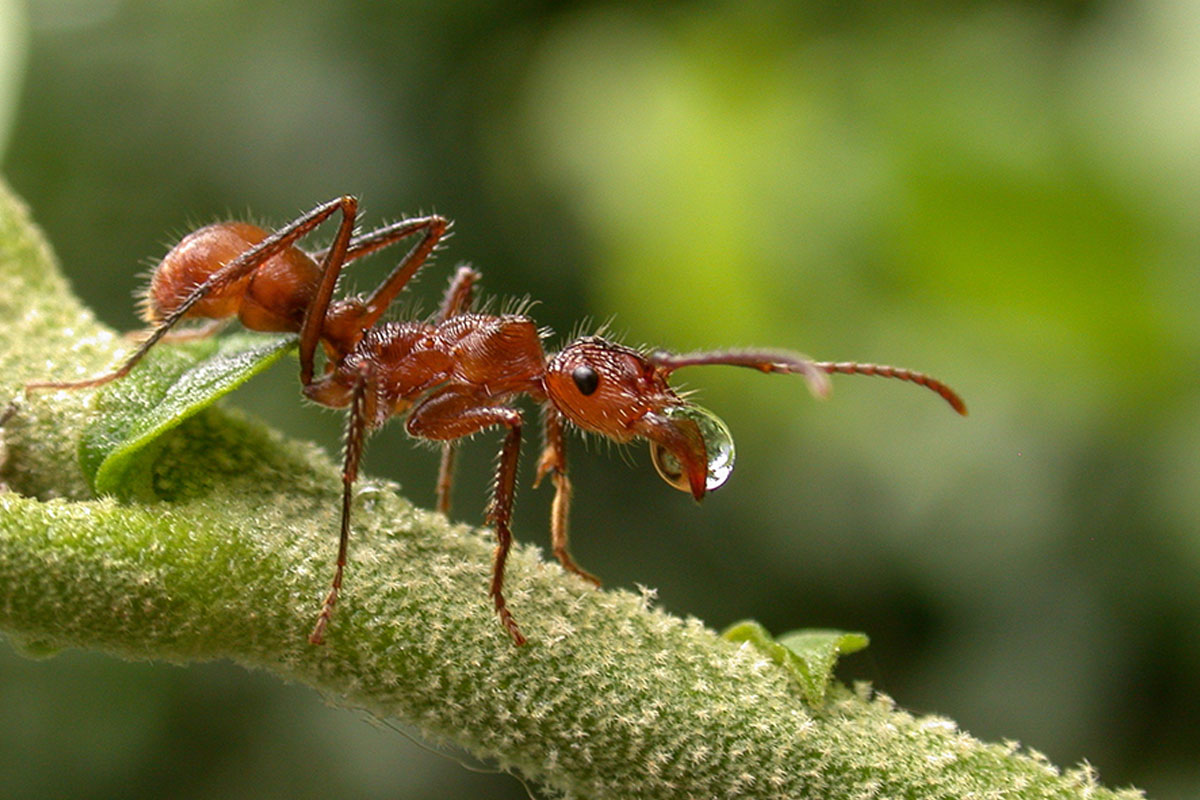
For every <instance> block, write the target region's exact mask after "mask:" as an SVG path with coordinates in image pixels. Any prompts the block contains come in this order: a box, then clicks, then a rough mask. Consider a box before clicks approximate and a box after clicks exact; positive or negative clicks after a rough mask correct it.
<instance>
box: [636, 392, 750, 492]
mask: <svg viewBox="0 0 1200 800" xmlns="http://www.w3.org/2000/svg"><path fill="white" fill-rule="evenodd" d="M662 415H663V416H664V417H666V418H668V419H672V420H688V421H690V422H692V423H693V424H695V425H696V427H697V428H698V429H699V431H700V438H701V439H703V440H704V452H705V456H706V457H707V460H708V477H707V478H706V480H705V482H704V486H705V489H706V490H707V491H710V492H711V491H712V490H713V489H717V488H719V487H720V486H721V485H722V484H724V483H725V481H727V480H729V476H730V475H731V474H732V473H733V462H734V457H735V453H734V448H733V434H732V433H730V432H729V426H728V425H726V424H725V421H724V420H722V419H721V418H720V417H718V416H717V415H716V414H714V413H713V412H711V411H709V410H708V409H707V408H703V407H701V406H697V405H686V406H671V407H670V408H667V409H665V410H664V411H663V412H662ZM650 452H651V456H652V459H653V461H654V466H655V468H656V469H657V470H658V474H659V475H661V476H662V478H663V480H665V481H666V482H667V483H669V484H671V485H672V486H674V487H675V488H677V489H680V490H682V491H685V492H686V491H688V482H687V476H686V475H685V474H684V472H685V471H684V469H683V465H682V464H680V463H679V459H677V458H675V456H674V455H673V454H671V453H670V452H668V451H667V450H666V448H663V447H660V446H658V445H656V444H654V443H651V445H650Z"/></svg>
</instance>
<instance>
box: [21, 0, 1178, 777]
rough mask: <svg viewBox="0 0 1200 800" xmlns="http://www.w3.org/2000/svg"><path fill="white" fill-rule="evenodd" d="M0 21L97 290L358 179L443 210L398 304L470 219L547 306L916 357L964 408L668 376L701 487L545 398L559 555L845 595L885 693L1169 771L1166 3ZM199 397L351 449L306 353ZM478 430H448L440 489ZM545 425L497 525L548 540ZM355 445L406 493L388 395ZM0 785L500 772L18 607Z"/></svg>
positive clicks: (1170, 113)
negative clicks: (308, 390)
mask: <svg viewBox="0 0 1200 800" xmlns="http://www.w3.org/2000/svg"><path fill="white" fill-rule="evenodd" d="M0 56H2V57H3V60H4V61H7V62H8V64H7V66H8V67H9V70H8V71H7V72H6V73H5V75H4V76H3V78H0V122H2V121H3V120H6V119H7V120H8V121H9V123H10V124H9V126H8V131H7V136H8V139H7V150H6V152H5V155H4V161H3V170H4V172H5V174H6V175H7V176H8V178H9V179H10V180H11V182H12V183H13V185H14V186H15V188H16V190H17V191H18V192H19V193H20V194H22V195H23V196H24V197H25V198H26V199H27V200H28V202H29V203H30V204H31V206H32V208H33V213H34V215H35V216H36V218H37V219H38V220H39V222H40V223H41V225H42V226H43V227H44V228H45V230H46V232H47V234H48V236H49V238H50V240H51V241H52V242H53V243H54V245H55V247H56V248H57V251H58V253H59V256H60V257H61V260H62V262H63V265H64V269H65V271H66V272H67V274H68V275H69V276H70V278H71V280H72V281H73V283H74V285H75V287H76V288H77V289H78V291H79V293H80V294H81V295H82V296H83V297H84V298H85V300H86V301H87V302H88V303H90V304H91V305H92V306H93V307H95V308H96V310H97V312H98V314H99V315H100V317H101V318H103V319H104V320H105V321H107V322H109V323H111V324H112V325H113V326H115V327H117V328H120V329H130V328H133V327H136V325H137V321H136V318H135V315H134V311H133V304H132V302H131V300H130V294H131V292H133V291H134V290H135V289H136V288H137V287H138V286H139V285H140V279H139V277H138V274H139V273H140V272H142V271H144V270H145V269H146V268H147V267H148V266H151V265H153V263H154V262H155V261H156V259H157V258H158V257H160V256H161V255H162V254H163V253H164V252H165V250H166V248H167V247H168V246H169V245H170V243H171V242H172V240H173V239H174V238H176V237H178V236H179V235H180V234H182V233H183V232H185V231H187V230H188V229H190V227H192V226H194V225H196V224H198V223H204V222H208V221H212V220H214V219H217V218H221V217H225V216H227V215H235V216H245V215H249V216H250V217H251V218H254V219H258V220H261V221H266V222H269V223H272V224H274V223H281V222H284V221H287V220H289V219H291V218H292V217H293V216H295V215H296V214H297V213H299V212H300V211H302V210H306V209H308V208H309V207H311V206H313V205H315V204H316V203H317V202H319V201H323V200H326V199H328V198H330V197H333V196H335V195H338V194H341V193H347V192H351V193H355V194H358V195H360V196H361V197H362V199H363V202H364V205H365V211H366V214H365V220H364V224H366V225H369V226H374V225H376V224H379V223H381V222H383V221H385V220H390V219H393V218H396V217H399V216H402V215H405V214H415V213H417V212H419V211H426V212H428V211H431V210H436V211H438V212H441V213H443V214H446V215H448V216H450V217H452V218H454V219H455V220H456V227H455V235H454V238H453V239H452V240H451V243H450V246H449V248H448V249H447V250H446V251H444V252H443V254H442V255H441V257H440V259H439V263H438V264H437V265H436V266H435V267H433V268H432V269H430V270H428V271H427V272H426V273H425V274H424V275H423V277H422V280H421V281H420V283H419V285H418V286H417V287H416V288H415V290H414V291H413V294H414V295H415V296H418V297H420V298H422V302H423V305H424V307H425V308H426V309H432V308H433V306H434V303H435V302H436V299H437V297H438V295H439V294H440V292H441V289H442V287H443V286H444V282H445V279H446V277H447V276H448V275H449V273H450V271H451V269H452V266H453V264H454V263H455V262H456V261H458V260H469V261H471V262H472V263H474V264H475V265H476V266H477V267H478V268H480V269H481V270H482V271H483V272H484V277H485V291H486V292H488V293H490V294H497V295H501V296H506V297H513V296H517V297H519V296H524V295H526V294H528V295H529V296H530V297H533V298H535V299H537V300H539V301H540V304H539V305H537V306H536V307H535V309H534V311H533V313H534V315H535V316H536V317H537V319H538V320H539V322H541V323H543V324H546V325H549V326H551V327H552V328H554V329H555V330H556V331H557V332H558V334H559V337H562V336H566V335H568V334H570V333H571V332H572V331H573V330H575V329H576V328H575V326H576V325H577V323H578V321H579V320H580V319H585V318H590V319H591V320H592V321H593V322H592V324H593V325H594V324H596V322H595V321H604V320H607V319H609V318H610V317H611V318H614V320H615V321H614V325H613V328H614V330H616V331H618V332H620V333H621V335H622V336H623V338H624V340H625V341H627V342H629V343H632V344H640V343H650V344H655V345H661V346H665V347H669V348H673V349H690V348H700V347H716V346H736V345H760V346H774V347H786V348H794V349H799V350H802V351H804V352H807V353H810V354H812V355H813V356H814V357H819V358H830V359H856V360H861V361H872V360H874V361H883V362H891V363H899V364H902V365H905V366H910V367H913V368H916V369H922V370H926V371H929V372H931V373H933V374H935V375H937V376H939V377H941V378H943V379H945V380H946V381H948V382H950V383H951V384H952V385H954V386H955V387H956V388H957V389H959V390H960V391H961V392H962V393H963V395H964V396H965V397H966V399H967V401H968V404H969V405H970V407H971V416H970V417H969V418H967V419H965V420H964V419H959V418H957V417H955V416H954V415H953V414H952V413H951V412H950V411H949V409H948V408H946V407H945V406H944V404H942V403H941V402H940V401H939V400H937V398H935V397H934V396H933V395H930V394H928V393H927V392H923V391H919V390H917V389H914V388H912V387H907V386H904V385H902V384H898V383H891V382H885V381H879V380H873V379H868V378H838V379H836V380H835V384H836V389H835V394H834V396H833V398H832V399H831V401H830V402H828V403H815V402H813V401H812V400H810V398H809V397H808V396H807V393H806V392H805V390H804V387H803V385H802V384H801V382H800V381H799V380H797V379H788V378H780V377H766V376H762V375H757V374H754V373H751V372H748V371H744V370H729V369H716V368H714V369H710V370H695V371H689V372H687V373H683V374H682V375H681V377H683V378H684V379H685V380H686V382H687V383H688V385H689V386H691V387H694V388H699V389H701V390H702V391H701V402H702V403H703V404H704V405H706V406H708V407H710V408H712V409H714V410H715V411H717V413H719V414H720V415H721V416H722V417H724V419H725V420H726V421H727V422H728V423H729V425H730V427H731V428H732V429H733V431H734V433H735V435H736V437H737V441H738V447H739V456H740V463H739V467H738V471H737V473H736V474H735V475H734V478H733V479H732V480H731V482H730V483H729V484H728V485H727V486H726V487H725V488H723V489H722V490H721V491H720V492H718V493H716V494H715V495H713V496H711V497H710V498H708V499H707V500H706V501H705V503H704V505H703V507H702V508H697V507H696V506H695V504H693V503H691V502H690V501H689V500H688V499H687V497H686V496H684V495H682V494H679V493H677V492H675V491H673V490H671V489H670V488H668V487H667V486H665V485H664V484H663V483H661V482H660V481H659V480H658V478H657V477H655V475H654V473H653V470H652V469H651V467H650V466H649V464H648V461H647V458H646V455H645V453H644V452H643V449H642V448H640V447H639V448H634V449H630V450H629V451H628V454H627V455H626V456H624V457H622V455H621V454H620V453H610V452H609V448H606V447H595V446H584V445H583V443H582V442H581V441H580V440H579V439H573V440H572V442H571V443H570V447H571V452H572V455H573V460H572V465H571V466H572V471H573V475H574V477H575V482H576V488H577V502H576V505H575V509H574V551H575V554H576V555H577V557H578V558H579V560H580V562H581V563H582V564H583V565H585V566H586V567H588V568H589V569H592V570H594V571H597V572H598V573H599V574H600V575H602V576H603V577H604V578H605V580H606V582H607V584H608V585H609V586H615V587H625V588H632V587H634V586H635V584H645V585H649V586H652V587H655V588H656V589H657V590H658V596H659V600H660V602H661V604H662V605H663V606H664V607H665V608H667V609H669V610H670V611H673V612H675V613H678V614H685V615H696V616H698V617H700V618H702V619H704V620H705V621H706V622H708V623H709V624H710V625H712V626H715V627H721V626H724V625H727V624H728V623H730V622H733V621H735V620H738V619H741V618H744V617H755V618H757V619H759V620H760V621H762V622H763V623H764V624H766V625H767V626H768V627H770V628H771V629H772V630H775V631H777V632H781V631H783V630H787V629H789V628H794V627H801V626H832V627H839V628H846V629H854V630H862V631H865V632H867V633H868V634H870V636H871V638H872V645H871V647H870V649H869V650H868V651H867V653H866V654H865V655H860V656H855V657H854V658H853V659H851V660H850V661H849V662H848V663H847V664H846V665H845V670H844V674H845V675H846V676H847V677H848V678H865V679H869V680H872V681H873V682H874V683H875V685H876V686H878V687H879V688H880V689H882V690H884V691H886V692H888V693H890V694H892V695H893V696H894V697H896V698H897V700H898V701H899V702H900V704H902V705H903V706H905V707H907V708H910V709H913V710H915V711H918V712H937V713H941V714H945V715H947V716H949V717H952V718H953V719H955V720H957V721H958V722H959V723H961V724H962V725H963V726H964V727H965V728H966V729H967V730H969V731H970V732H972V733H974V734H976V735H978V736H980V737H982V738H985V739H990V740H1000V739H1006V738H1011V739H1016V740H1019V741H1021V742H1022V743H1023V744H1025V745H1027V746H1029V747H1032V748H1036V749H1038V750H1040V751H1042V752H1044V753H1046V754H1048V755H1049V757H1050V758H1051V759H1052V760H1053V761H1054V762H1056V763H1058V764H1061V765H1070V764H1074V763H1076V762H1078V761H1080V760H1082V759H1085V758H1086V759H1087V760H1088V761H1089V762H1090V763H1092V764H1093V765H1095V766H1096V767H1097V768H1098V769H1099V771H1100V774H1101V777H1102V779H1103V780H1104V781H1105V782H1106V783H1108V784H1110V785H1118V786H1119V785H1128V784H1136V785H1139V786H1142V787H1144V788H1146V789H1147V790H1148V791H1149V793H1150V795H1151V797H1154V798H1164V799H1165V798H1185V797H1195V796H1197V794H1200V758H1198V755H1200V637H1198V636H1197V635H1196V633H1197V631H1198V629H1200V578H1198V575H1200V571H1198V568H1200V425H1198V424H1197V423H1198V420H1200V380H1198V377H1200V376H1198V370H1197V363H1198V362H1197V356H1198V355H1200V352H1198V351H1200V317H1198V315H1197V300H1198V299H1200V269H1198V267H1197V265H1198V264H1200V226H1198V225H1197V213H1196V212H1197V209H1198V208H1200V4H1197V3H1196V2H1186V0H1178V1H1172V0H1150V1H1149V2H1140V3H1128V2H1122V1H1121V0H1112V1H1111V2H1083V1H1082V0H1079V1H1072V2H1068V1H1067V0H1062V1H1061V2H1016V1H1015V0H1014V1H1011V2H975V3H961V2H932V3H919V4H918V3H913V4H886V3H883V4H881V3H872V2H865V1H859V2H854V1H850V2H848V1H847V0H818V1H814V2H808V3H791V2H770V1H768V0H726V1H725V2H720V1H714V2H703V3H693V2H663V3H658V4H653V5H652V4H635V3H624V2H573V3H549V2H542V3H538V2H532V1H529V2H508V3H498V2H484V0H459V1H458V2H449V1H447V0H440V2H397V3H372V2H366V1H365V0H358V1H357V2H352V1H350V2H340V3H320V2H299V1H298V0H292V2H289V3H287V4H280V3H271V2H261V1H259V0H238V1H237V2H230V1H228V0H224V1H223V0H208V1H204V0H189V1H188V2H183V1H181V0H175V1H174V2H170V3H163V2H154V1H152V0H141V1H138V2H135V1H133V0H128V1H127V2H122V1H121V0H40V1H39V2H32V3H30V4H28V5H20V4H14V3H11V2H9V3H0ZM22 64H23V67H22V66H21V65H22ZM14 66H15V67H16V68H17V71H15V72H14V69H13V68H14ZM21 69H23V73H22V72H20V70H21ZM14 75H19V78H20V88H19V91H18V89H17V87H18V83H17V82H16V81H15V80H14ZM6 98H7V99H6ZM389 267H390V262H388V261H387V260H386V259H377V260H376V262H375V263H374V264H373V265H369V266H366V265H365V266H363V267H362V268H361V269H360V268H359V267H357V266H356V268H355V270H354V273H353V274H354V280H355V283H356V284H357V285H358V286H360V287H364V288H365V287H366V286H368V285H369V284H371V282H372V281H373V280H375V279H377V276H378V275H380V274H382V272H383V271H384V270H386V269H387V268H389ZM560 341H561V338H556V339H554V340H553V341H552V344H554V343H557V342H560ZM232 402H233V403H236V404H237V405H240V406H242V407H244V408H247V409H249V410H251V411H252V412H253V413H255V414H258V415H260V416H262V417H264V418H266V419H268V420H269V421H270V422H271V423H272V424H273V425H275V426H277V427H279V428H281V429H283V430H286V431H288V432H289V433H292V434H294V435H296V436H302V437H306V438H311V439H315V440H317V441H320V442H322V443H323V444H324V445H325V446H327V447H328V448H329V450H330V451H331V452H336V451H337V449H338V447H339V435H340V430H341V419H340V417H339V416H337V415H335V414H332V413H330V412H326V411H322V410H319V409H316V408H314V407H312V406H305V405H303V404H302V403H301V402H300V398H299V392H298V385H297V383H296V377H295V371H294V368H283V367H280V368H276V369H275V370H274V371H273V372H272V373H271V374H269V375H267V376H264V377H262V378H260V379H257V380H256V381H255V384H254V385H252V386H250V387H247V388H246V389H244V390H242V391H240V392H238V393H237V395H236V396H235V397H234V398H233V400H232ZM497 446H498V438H497V437H480V439H478V440H476V441H475V442H474V443H473V444H472V445H470V446H469V447H468V448H467V450H468V453H469V455H468V457H467V459H466V463H465V464H464V468H463V469H462V470H461V472H460V475H459V483H458V491H457V494H456V500H457V508H456V516H458V517H459V518H461V519H466V520H472V521H479V520H480V519H481V509H482V506H483V502H484V494H485V489H486V487H487V484H488V475H487V473H488V469H489V464H490V462H491V459H492V457H493V455H494V451H495V449H496V447H497ZM534 453H535V448H534V447H532V446H527V447H526V448H525V458H524V476H525V487H524V489H523V491H522V492H521V494H520V496H519V498H518V509H517V510H518V518H517V527H516V531H517V535H518V537H519V538H521V539H523V540H524V541H534V542H539V543H543V544H544V543H545V542H546V539H547V522H546V515H547V510H548V505H549V492H548V491H547V490H545V489H543V490H541V491H537V492H534V491H531V490H529V489H528V488H527V487H528V478H529V477H531V476H532V467H533V461H534V458H533V456H534ZM367 469H368V470H369V471H370V472H372V473H374V474H377V475H384V476H387V477H390V478H392V479H395V480H398V481H399V482H401V483H402V484H403V485H404V487H405V489H406V490H407V491H408V492H409V493H410V494H411V496H412V497H414V498H415V499H416V500H418V501H419V502H426V503H431V502H432V496H433V479H434V475H435V473H436V456H435V454H434V453H432V452H431V451H430V450H429V449H428V448H422V447H413V446H412V444H411V443H410V442H409V441H406V439H405V436H404V434H403V431H402V430H401V426H399V425H393V426H391V428H390V429H388V430H386V431H385V432H383V433H382V434H380V435H379V436H377V437H376V438H375V439H374V440H373V441H372V442H371V446H370V448H369V451H368V456H367ZM333 548H334V544H333V539H332V538H331V540H330V558H331V559H332V557H333ZM8 590H9V591H18V590H19V589H18V588H16V587H9V588H8ZM480 602H481V603H483V602H485V598H484V587H482V586H481V587H480ZM0 786H3V787H4V790H3V793H4V795H5V796H6V797H50V796H71V797H96V798H101V797H113V796H121V797H128V798H132V797H165V796H170V797H177V798H192V797H194V798H209V797H222V798H236V797H256V798H261V797H333V796H345V797H368V798H369V797H379V798H395V797H405V798H422V797H429V798H434V797H438V798H440V797H451V796H458V797H497V798H504V797H511V798H518V797H523V796H524V793H523V790H522V789H521V787H520V786H519V785H517V784H516V782H515V781H512V780H511V779H509V778H507V777H503V776H500V777H497V776H478V775H473V774H470V773H468V772H466V771H464V770H463V769H461V768H460V767H459V766H457V765H455V764H453V763H450V762H449V761H446V760H444V759H438V758H435V757H432V756H429V755H427V754H425V753H423V752H421V751H419V750H418V749H417V748H416V747H414V746H413V745H411V744H410V743H409V742H407V741H405V740H404V739H403V738H401V737H400V736H399V735H397V734H396V733H394V732H392V731H389V730H386V729H380V728H378V727H375V726H372V725H371V724H369V723H367V722H366V721H364V720H363V719H362V718H361V717H359V716H357V715H355V714H353V713H349V712H344V711H338V710H334V709H331V708H327V707H325V706H324V705H323V704H322V702H321V700H320V699H319V698H318V697H317V696H316V695H315V694H314V693H312V692H309V691H306V690H301V689H299V688H297V687H289V686H283V685H280V684H279V683H278V682H277V681H276V680H275V679H273V678H271V677H269V676H266V675H261V674H251V673H247V672H245V671H243V670H241V669H240V668H237V667H234V666H232V665H228V664H210V665H201V666H189V667H186V668H179V667H175V666H167V665H161V664H129V663H122V662H119V661H116V660H114V659H111V658H107V657H102V656H99V655H95V654H88V653H76V652H71V653H66V654H63V655H60V656H58V657H56V658H54V659H51V660H48V661H44V662H31V661H26V660H23V659H22V658H20V657H18V656H16V655H14V654H13V653H12V651H11V650H9V649H7V648H6V649H4V651H3V653H0Z"/></svg>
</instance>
